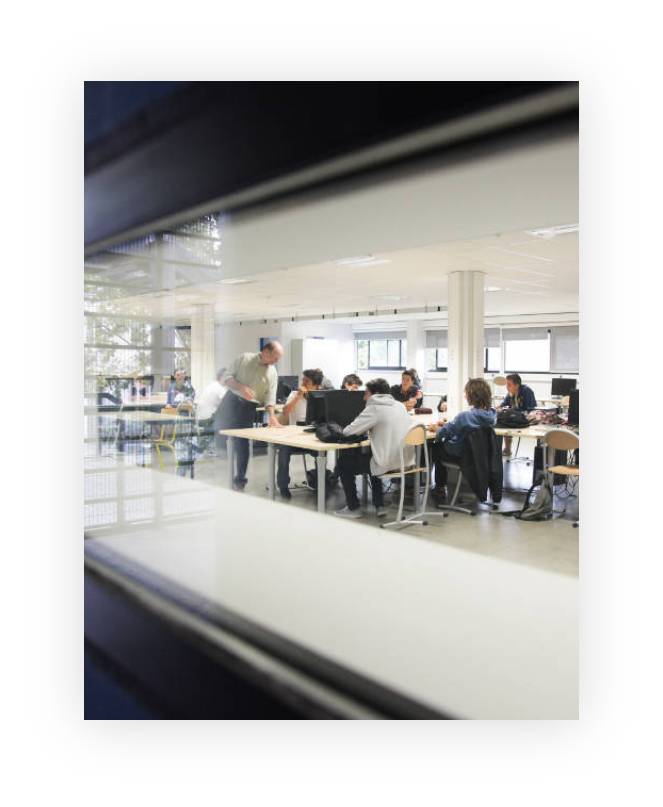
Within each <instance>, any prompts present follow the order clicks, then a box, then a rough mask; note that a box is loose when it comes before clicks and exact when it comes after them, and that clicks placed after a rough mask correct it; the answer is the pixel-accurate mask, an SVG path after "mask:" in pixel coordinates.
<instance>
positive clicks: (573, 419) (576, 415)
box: [569, 389, 580, 426]
mask: <svg viewBox="0 0 663 807" xmlns="http://www.w3.org/2000/svg"><path fill="white" fill-rule="evenodd" d="M569 423H570V424H571V425H572V426H579V425H580V390H577V389H572V390H571V392H569Z"/></svg>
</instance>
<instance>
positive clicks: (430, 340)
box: [426, 331, 447, 347]
mask: <svg viewBox="0 0 663 807" xmlns="http://www.w3.org/2000/svg"><path fill="white" fill-rule="evenodd" d="M426 347H447V332H446V331H426Z"/></svg>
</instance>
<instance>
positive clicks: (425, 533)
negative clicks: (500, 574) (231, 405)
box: [171, 440, 579, 577]
mask: <svg viewBox="0 0 663 807" xmlns="http://www.w3.org/2000/svg"><path fill="white" fill-rule="evenodd" d="M528 443H529V446H528V445H527V444H528ZM528 449H529V452H528ZM532 453H533V441H526V440H523V441H522V445H521V449H520V451H519V455H523V456H529V457H531V456H532ZM329 466H330V467H333V461H332V460H331V459H330V463H329ZM307 467H309V468H312V467H314V460H313V458H312V457H307ZM171 473H172V471H171ZM247 476H248V479H249V482H248V484H247V486H246V489H245V491H244V492H243V493H237V495H238V496H244V497H247V498H249V497H251V496H261V497H267V490H266V488H267V456H266V452H264V451H262V452H261V451H256V453H255V455H254V457H253V459H252V460H251V462H250V464H249V469H248V473H247ZM290 476H291V479H292V483H291V484H294V483H301V482H303V481H304V470H303V465H302V458H301V456H294V457H292V458H291V464H290ZM195 477H196V479H198V480H200V481H204V482H207V483H211V484H219V485H222V486H227V461H226V455H225V451H223V450H221V451H218V454H217V456H216V457H208V456H207V455H205V456H204V457H202V458H201V459H199V460H198V461H197V462H196V465H195ZM531 480H532V466H531V465H526V463H525V462H508V463H505V464H504V484H505V488H508V489H509V491H508V492H505V494H504V498H503V500H502V502H501V503H500V506H499V511H498V512H490V511H487V510H485V509H482V508H479V512H477V515H476V516H469V515H465V514H463V513H449V516H448V517H447V518H435V517H434V516H433V517H432V518H431V520H430V522H429V524H428V525H427V526H418V525H414V526H412V527H408V528H406V529H403V530H401V532H402V534H403V535H407V536H409V537H411V538H412V539H413V540H423V541H433V542H435V543H440V544H446V545H447V546H454V547H457V548H460V549H466V550H468V551H470V552H477V553H479V554H482V555H492V556H494V557H499V558H502V559H504V560H508V561H512V562H514V563H519V564H522V565H525V566H532V567H536V568H539V569H545V570H547V571H553V572H559V573H561V574H566V575H571V576H575V577H577V576H578V574H579V557H578V556H579V529H577V528H574V527H573V526H572V525H573V522H574V521H575V520H576V519H577V518H578V495H579V484H576V487H575V490H574V491H573V493H572V495H570V496H569V495H568V493H567V491H566V490H565V489H563V488H561V489H556V496H555V508H556V509H558V510H560V511H561V510H566V512H565V513H564V514H562V513H556V514H555V517H554V518H553V519H552V520H548V521H541V522H526V521H520V520H518V519H515V518H513V517H508V516H504V515H501V514H500V513H501V512H506V511H509V510H517V509H520V508H521V507H522V505H523V502H524V501H525V494H526V491H527V489H528V488H529V487H530V485H531V484H532V481H531ZM454 481H455V480H454V478H453V477H451V476H450V485H449V487H448V489H449V493H450V494H451V492H452V489H453V487H452V486H453V483H454ZM357 487H358V490H359V491H360V492H361V479H360V478H358V479H357ZM277 496H278V493H277ZM385 501H386V504H387V506H388V514H387V518H386V520H393V519H394V518H395V517H396V513H397V509H398V496H397V495H391V494H387V495H386V496H385ZM316 502H317V499H316V495H315V493H312V492H310V491H307V490H293V491H292V499H291V500H290V501H288V502H285V504H287V506H289V507H306V508H309V509H315V507H316ZM369 502H370V495H369ZM344 505H345V496H344V495H343V490H342V488H341V486H340V484H339V485H338V486H337V487H336V488H334V489H333V490H332V491H331V492H330V493H329V495H328V497H327V517H329V518H335V516H334V515H333V511H334V510H335V509H337V508H339V507H343V506H344ZM427 509H428V510H434V509H435V508H434V504H433V502H432V501H430V502H429V505H428V507H427ZM337 520H338V522H339V529H340V528H342V524H343V522H342V521H341V519H337ZM384 520H385V519H378V518H377V517H376V516H375V513H374V510H373V507H372V505H370V503H369V504H368V505H367V506H366V507H364V519H363V521H364V523H367V524H375V526H376V528H377V527H378V525H379V524H380V522H382V521H384Z"/></svg>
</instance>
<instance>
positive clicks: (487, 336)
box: [483, 328, 500, 347]
mask: <svg viewBox="0 0 663 807" xmlns="http://www.w3.org/2000/svg"><path fill="white" fill-rule="evenodd" d="M483 340H484V342H485V346H486V347H499V346H500V329H499V328H485V329H484V332H483Z"/></svg>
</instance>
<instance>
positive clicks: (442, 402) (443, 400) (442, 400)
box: [437, 395, 447, 412]
mask: <svg viewBox="0 0 663 807" xmlns="http://www.w3.org/2000/svg"><path fill="white" fill-rule="evenodd" d="M437 411H438V412H446V411H447V396H446V395H443V396H442V397H441V398H440V402H439V403H438V405H437Z"/></svg>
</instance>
